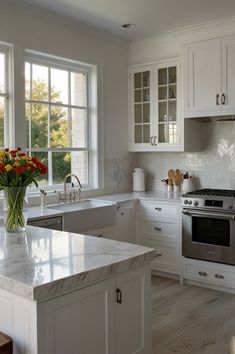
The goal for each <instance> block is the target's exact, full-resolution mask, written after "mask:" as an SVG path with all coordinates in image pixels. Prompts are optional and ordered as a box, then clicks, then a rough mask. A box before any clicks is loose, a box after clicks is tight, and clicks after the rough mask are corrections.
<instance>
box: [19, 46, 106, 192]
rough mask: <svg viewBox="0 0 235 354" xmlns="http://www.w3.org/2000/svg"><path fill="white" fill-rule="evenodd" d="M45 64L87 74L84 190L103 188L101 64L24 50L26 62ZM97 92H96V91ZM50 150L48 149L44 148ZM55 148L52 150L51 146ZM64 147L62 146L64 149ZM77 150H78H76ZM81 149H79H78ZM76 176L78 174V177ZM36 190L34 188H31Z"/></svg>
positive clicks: (55, 186) (52, 188) (60, 185)
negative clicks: (85, 173)
mask: <svg viewBox="0 0 235 354" xmlns="http://www.w3.org/2000/svg"><path fill="white" fill-rule="evenodd" d="M26 61H30V62H31V63H35V64H40V62H41V63H42V64H44V65H48V64H49V65H53V67H58V68H60V69H61V68H63V67H64V68H66V69H68V67H69V69H70V70H73V69H74V70H79V71H80V72H81V71H82V70H84V72H86V73H88V80H89V81H88V90H89V92H88V96H87V97H88V99H89V103H88V107H90V110H88V115H89V117H88V122H89V124H88V130H89V132H88V148H89V155H91V156H89V158H88V162H89V166H88V171H89V185H86V186H85V188H84V189H85V190H86V191H89V190H94V191H95V190H99V189H101V188H103V183H104V180H103V175H104V171H103V168H104V165H103V143H102V141H103V139H102V136H103V118H102V117H103V104H102V101H103V67H101V66H96V65H90V64H85V63H82V62H77V61H73V60H70V59H62V58H58V57H56V56H52V55H44V54H42V53H38V52H35V51H30V50H26V55H25V62H26ZM98 92H99V94H98ZM32 150H33V151H36V150H38V151H40V150H42V149H34V148H32ZM46 150H49V149H46ZM53 150H54V149H53ZM64 150H66V148H65V149H63V151H64ZM75 150H77V149H75ZM79 150H80V151H82V149H79ZM44 151H45V149H44ZM67 151H72V148H68V149H67ZM78 177H79V176H78ZM43 188H44V189H45V190H55V189H56V190H59V189H62V188H63V185H62V184H56V185H50V186H45V187H43ZM32 193H35V190H34V191H33V190H32Z"/></svg>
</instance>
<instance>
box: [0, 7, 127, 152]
mask: <svg viewBox="0 0 235 354" xmlns="http://www.w3.org/2000/svg"><path fill="white" fill-rule="evenodd" d="M1 41H2V42H8V43H12V44H13V45H14V64H15V72H14V75H15V114H16V131H20V130H22V127H23V124H24V103H23V102H24V81H23V80H24V51H25V49H31V50H36V51H40V52H43V53H48V54H53V55H56V56H59V57H64V58H69V59H73V60H77V61H83V62H87V63H91V64H96V65H98V66H99V68H102V66H103V65H104V75H103V87H104V92H103V97H104V106H103V112H104V155H105V158H120V157H123V156H126V155H127V150H128V147H127V146H128V145H127V144H128V132H127V110H128V108H127V105H128V101H127V62H128V43H127V42H125V41H122V40H120V39H119V38H116V37H114V36H111V35H108V34H106V33H103V32H99V31H96V30H95V29H94V28H91V27H89V26H87V25H84V24H81V23H78V22H77V21H74V20H71V19H68V18H66V17H64V16H61V15H58V14H55V13H52V12H48V11H45V10H42V9H37V8H34V7H31V6H28V5H25V4H23V5H22V3H17V1H11V0H10V1H1V2H0V42H1ZM16 144H17V145H21V146H23V145H24V139H22V138H20V135H19V134H18V135H17V136H16Z"/></svg>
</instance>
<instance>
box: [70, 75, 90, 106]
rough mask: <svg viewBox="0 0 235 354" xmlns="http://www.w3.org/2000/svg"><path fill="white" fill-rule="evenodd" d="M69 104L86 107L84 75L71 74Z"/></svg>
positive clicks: (85, 76)
mask: <svg viewBox="0 0 235 354" xmlns="http://www.w3.org/2000/svg"><path fill="white" fill-rule="evenodd" d="M71 104H72V105H73V106H81V107H85V106H87V75H86V74H84V73H71Z"/></svg>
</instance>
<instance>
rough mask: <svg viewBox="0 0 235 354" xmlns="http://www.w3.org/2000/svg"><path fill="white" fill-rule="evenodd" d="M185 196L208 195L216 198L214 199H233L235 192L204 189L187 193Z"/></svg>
mask: <svg viewBox="0 0 235 354" xmlns="http://www.w3.org/2000/svg"><path fill="white" fill-rule="evenodd" d="M185 195H197V196H203V195H205V196H207V195H209V196H216V197H226V198H235V190H229V189H210V188H204V189H199V190H197V191H194V192H189V193H187V194H185Z"/></svg>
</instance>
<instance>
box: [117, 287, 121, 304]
mask: <svg viewBox="0 0 235 354" xmlns="http://www.w3.org/2000/svg"><path fill="white" fill-rule="evenodd" d="M116 301H117V303H118V304H121V303H122V292H121V290H120V289H119V288H117V289H116Z"/></svg>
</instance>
